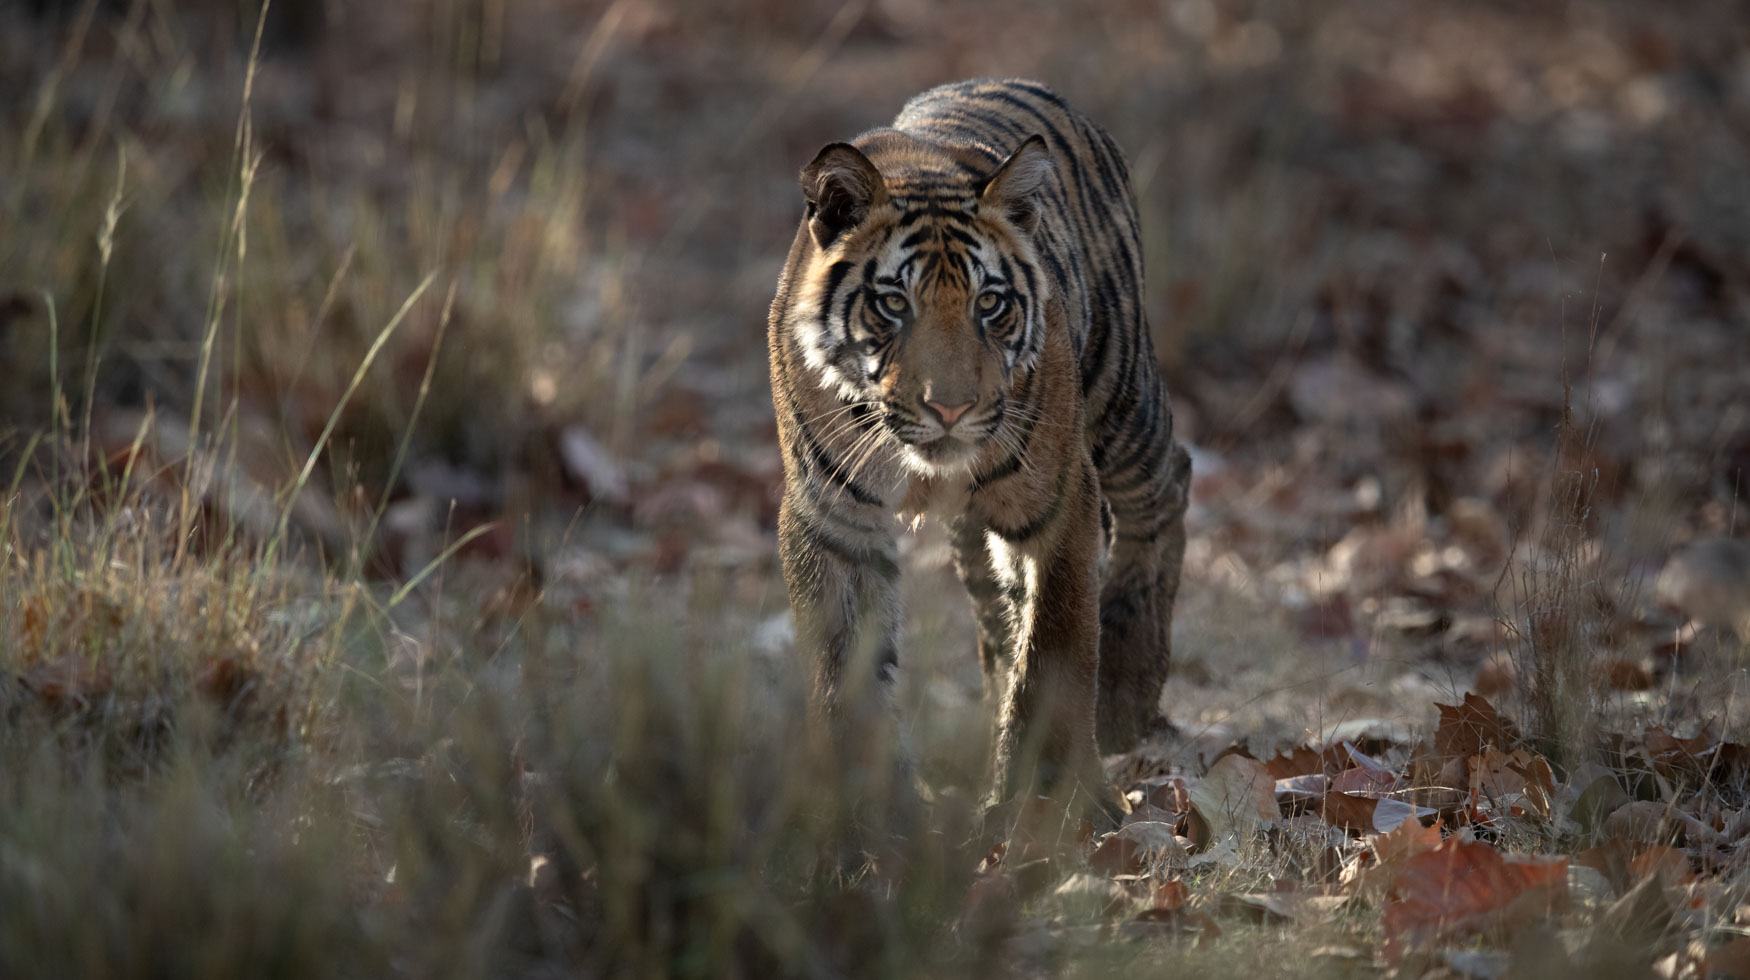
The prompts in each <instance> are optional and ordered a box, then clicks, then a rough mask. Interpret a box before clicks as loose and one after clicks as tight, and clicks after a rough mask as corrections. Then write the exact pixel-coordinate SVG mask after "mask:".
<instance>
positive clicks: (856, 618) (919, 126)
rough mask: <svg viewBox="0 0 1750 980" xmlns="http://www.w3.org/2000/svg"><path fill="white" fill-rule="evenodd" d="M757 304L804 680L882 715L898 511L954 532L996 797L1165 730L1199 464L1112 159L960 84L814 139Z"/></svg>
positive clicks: (845, 719)
mask: <svg viewBox="0 0 1750 980" xmlns="http://www.w3.org/2000/svg"><path fill="white" fill-rule="evenodd" d="M802 186H803V194H804V198H805V201H806V203H807V213H806V216H805V218H804V220H803V222H802V226H801V227H800V228H799V229H798V231H797V234H796V240H795V243H794V244H793V246H792V247H791V250H790V257H789V260H788V262H787V263H786V265H785V268H784V272H783V275H782V276H781V277H780V279H779V281H778V291H777V296H776V298H775V299H774V300H773V302H772V310H771V318H770V329H769V332H768V343H769V346H770V355H771V372H772V396H773V397H772V400H773V404H774V406H775V408H776V412H777V419H778V430H779V436H780V441H781V444H782V447H783V454H784V465H785V472H786V481H785V493H784V501H783V508H782V513H781V517H780V522H779V538H780V555H781V558H782V560H783V565H784V572H785V578H786V581H787V583H788V586H789V590H790V601H791V605H792V608H793V610H794V612H795V615H796V622H797V636H798V641H799V643H800V644H801V645H802V646H803V647H804V648H805V649H807V650H808V651H810V653H811V655H812V656H813V657H814V658H815V696H816V702H817V705H818V706H819V708H821V709H822V711H823V713H824V714H825V715H826V716H827V717H828V718H830V719H836V720H837V721H838V724H837V726H835V727H836V728H838V729H840V730H842V729H844V727H845V726H846V725H848V724H852V723H853V721H854V719H856V718H863V719H865V720H869V719H873V718H877V717H879V716H881V714H882V712H883V711H884V710H885V709H884V708H882V707H880V705H881V703H882V702H883V700H884V699H883V698H882V697H881V696H880V695H881V693H882V691H883V690H884V689H886V688H889V687H890V686H891V684H892V681H893V675H894V672H895V670H896V669H897V664H898V646H897V637H898V633H899V629H900V608H899V602H898V598H897V580H898V574H899V572H898V562H897V556H896V551H895V537H896V534H897V532H898V530H899V525H898V523H897V522H896V521H895V515H896V514H899V515H915V516H922V515H925V514H929V515H933V516H936V517H939V518H941V519H943V520H945V521H947V522H948V524H949V526H950V527H951V529H952V532H953V537H954V542H955V551H956V558H957V566H958V568H959V571H960V575H961V579H962V581H963V582H964V583H965V584H966V587H967V590H968V592H969V593H970V595H971V597H972V600H973V605H974V609H975V612H976V615H977V620H978V624H979V649H980V656H981V661H982V663H983V666H984V670H985V679H986V689H987V691H989V692H990V693H991V694H992V695H993V696H995V697H998V698H1000V699H1001V706H1000V709H999V711H1000V713H999V721H998V732H997V746H996V765H995V768H994V785H993V790H992V796H993V799H994V800H1000V799H1003V798H1006V797H1007V796H1008V795H1010V794H1011V793H1014V792H1019V791H1023V790H1027V791H1030V792H1038V793H1047V794H1052V795H1058V796H1060V797H1063V796H1065V795H1067V794H1069V793H1073V792H1075V791H1076V787H1077V786H1078V785H1081V786H1083V787H1084V788H1085V789H1086V790H1088V791H1094V792H1095V794H1096V796H1098V795H1099V792H1098V791H1097V790H1095V787H1098V786H1100V785H1101V782H1100V777H1099V763H1098V755H1097V749H1096V740H1097V743H1098V745H1099V746H1100V747H1103V748H1105V749H1106V750H1108V751H1112V750H1120V749H1123V748H1126V747H1128V746H1129V745H1130V744H1132V743H1134V742H1135V741H1136V739H1137V738H1139V737H1140V736H1141V735H1142V734H1143V733H1144V732H1145V731H1146V730H1147V729H1148V728H1149V727H1150V726H1151V725H1153V724H1156V723H1157V722H1158V717H1157V709H1156V703H1157V701H1158V699H1159V696H1160V690H1161V685H1162V683H1163V682H1164V681H1165V679H1166V674H1167V666H1168V659H1169V652H1168V639H1169V631H1170V626H1171V620H1172V607H1173V600H1174V597H1175V594H1176V593H1177V591H1178V582H1179V567H1180V564H1181V562H1182V558H1183V552H1184V526H1183V522H1182V518H1183V514H1184V510H1185V500H1186V486H1187V483H1188V479H1189V472H1190V463H1189V459H1188V457H1187V456H1186V454H1185V451H1184V449H1183V448H1181V447H1180V446H1179V445H1178V444H1177V443H1175V442H1174V441H1173V438H1172V413H1171V411H1170V409H1169V407H1168V404H1167V397H1166V391H1165V389H1164V388H1163V386H1162V384H1161V380H1160V377H1159V375H1158V373H1157V369H1156V364H1155V358H1154V351H1153V347H1152V345H1151V343H1150V340H1149V332H1148V327H1147V324H1146V322H1145V320H1144V316H1143V310H1142V296H1141V290H1142V245H1141V241H1140V237H1139V231H1138V225H1137V213H1136V206H1135V202H1134V199H1133V195H1132V192H1131V190H1130V181H1129V173H1128V170H1127V168H1126V166H1125V163H1124V159H1123V156H1122V155H1121V154H1120V152H1119V150H1118V148H1117V146H1116V145H1115V144H1114V143H1113V142H1112V139H1111V138H1110V137H1109V136H1107V135H1106V133H1105V132H1104V131H1103V130H1101V129H1100V128H1099V127H1098V126H1096V125H1095V124H1094V123H1093V122H1091V121H1090V120H1089V119H1088V118H1087V117H1085V116H1083V115H1081V114H1080V113H1078V112H1076V111H1075V110H1074V109H1072V108H1070V107H1069V106H1067V105H1066V104H1065V103H1064V102H1063V100H1062V99H1060V98H1059V97H1058V96H1057V95H1055V94H1053V93H1052V92H1051V91H1050V90H1048V89H1046V88H1045V87H1043V86H1041V85H1039V84H1037V83H1034V82H1028V81H972V82H963V83H960V84H956V85H948V86H943V87H941V88H937V89H933V90H931V91H929V92H925V93H924V94H922V95H920V96H918V97H916V98H914V99H913V100H912V101H911V102H910V103H908V104H907V105H906V106H905V108H904V110H903V111H902V112H901V113H900V115H899V118H898V119H897V120H895V122H894V124H893V126H892V127H891V128H886V129H878V130H874V131H871V132H868V133H865V134H863V135H862V136H860V137H858V138H857V139H856V140H855V141H854V142H853V143H849V144H846V143H835V144H832V145H829V146H828V147H826V148H825V149H823V150H822V151H821V153H820V155H819V156H817V157H816V158H815V160H814V161H813V162H812V163H810V164H809V165H808V167H807V168H805V169H804V170H803V172H802Z"/></svg>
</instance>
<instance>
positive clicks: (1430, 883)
mask: <svg viewBox="0 0 1750 980" xmlns="http://www.w3.org/2000/svg"><path fill="white" fill-rule="evenodd" d="M1567 875H1568V862H1567V859H1566V858H1530V857H1524V856H1512V857H1509V856H1507V855H1503V854H1502V853H1501V852H1500V851H1498V850H1496V849H1495V848H1494V847H1493V846H1491V845H1489V844H1484V843H1481V842H1477V841H1470V842H1466V841H1462V840H1460V839H1458V838H1456V837H1454V838H1451V839H1449V840H1447V841H1445V842H1443V843H1442V844H1440V845H1439V846H1438V847H1435V848H1433V849H1432V850H1428V851H1424V852H1422V853H1420V854H1418V855H1416V856H1415V857H1412V858H1410V859H1409V860H1408V861H1407V862H1406V863H1405V865H1404V867H1403V868H1402V869H1400V870H1399V871H1398V873H1397V875H1396V876H1395V877H1394V879H1393V881H1392V885H1391V889H1390V891H1389V893H1388V895H1387V898H1388V900H1389V902H1388V904H1387V906H1386V910H1385V919H1384V929H1385V936H1386V959H1387V961H1388V962H1390V963H1394V964H1395V963H1396V962H1397V961H1398V959H1399V958H1401V957H1402V955H1403V953H1404V950H1405V949H1406V948H1407V947H1409V946H1419V945H1425V944H1428V943H1430V942H1434V941H1437V940H1444V939H1450V938H1454V937H1457V936H1461V935H1467V934H1470V933H1473V932H1477V931H1481V930H1485V929H1488V928H1493V927H1496V926H1499V925H1502V924H1505V923H1506V922H1507V921H1508V920H1523V919H1524V918H1526V917H1528V916H1535V917H1542V916H1544V915H1547V914H1548V913H1549V912H1550V911H1552V910H1553V909H1554V908H1556V907H1558V906H1559V905H1560V903H1561V902H1562V901H1564V900H1565V899H1566V896H1567V885H1568V877H1567Z"/></svg>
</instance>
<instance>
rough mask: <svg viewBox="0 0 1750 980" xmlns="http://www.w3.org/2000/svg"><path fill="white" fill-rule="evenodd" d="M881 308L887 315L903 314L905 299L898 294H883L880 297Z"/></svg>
mask: <svg viewBox="0 0 1750 980" xmlns="http://www.w3.org/2000/svg"><path fill="white" fill-rule="evenodd" d="M881 307H882V309H885V310H886V311H887V312H889V313H904V312H905V309H906V302H905V297H904V296H901V295H899V294H898V293H884V294H882V296H881Z"/></svg>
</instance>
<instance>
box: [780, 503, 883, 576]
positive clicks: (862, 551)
mask: <svg viewBox="0 0 1750 980" xmlns="http://www.w3.org/2000/svg"><path fill="white" fill-rule="evenodd" d="M798 518H799V519H798V520H797V521H796V522H795V527H796V530H797V531H798V532H799V533H800V534H801V535H802V536H803V537H804V538H806V539H808V543H809V544H811V545H813V546H814V547H815V548H816V549H817V550H819V551H824V552H826V553H827V554H830V555H832V556H834V557H835V558H837V559H839V560H840V561H842V562H844V563H845V564H847V565H850V566H851V567H853V568H857V569H860V570H863V571H866V572H869V573H871V574H873V575H874V576H875V577H877V578H879V579H881V580H882V581H884V582H889V583H891V582H897V581H899V564H898V563H897V562H895V561H894V560H893V559H892V558H890V557H888V556H887V555H885V554H882V553H881V552H879V551H876V550H875V549H873V548H859V547H857V546H856V545H852V544H846V543H845V542H843V541H839V540H836V539H834V538H833V537H832V536H831V535H829V534H827V533H826V530H825V529H824V528H822V527H819V526H818V525H816V524H815V523H813V522H812V521H810V520H808V519H806V518H802V517H801V516H800V515H798Z"/></svg>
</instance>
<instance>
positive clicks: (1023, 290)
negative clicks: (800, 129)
mask: <svg viewBox="0 0 1750 980" xmlns="http://www.w3.org/2000/svg"><path fill="white" fill-rule="evenodd" d="M931 162H934V161H931ZM1050 167H1051V158H1050V155H1049V153H1048V152H1047V151H1046V149H1045V146H1044V143H1043V142H1042V141H1040V140H1039V138H1038V137H1032V138H1030V139H1029V140H1027V141H1026V142H1025V143H1023V144H1022V146H1021V148H1020V149H1019V150H1017V151H1015V153H1014V154H1012V155H1011V156H1010V157H1009V159H1008V160H1006V161H1004V162H1003V163H1002V164H1001V165H999V166H998V167H997V168H996V169H995V170H994V171H992V172H991V173H990V174H989V175H988V176H984V177H978V176H976V175H970V174H968V173H966V172H965V171H964V169H963V168H958V167H943V166H941V165H940V164H937V165H936V166H934V167H910V168H906V169H905V171H904V172H903V173H896V174H894V175H893V176H891V177H886V176H883V175H882V174H881V172H880V171H879V170H878V169H877V168H876V167H875V165H874V164H872V163H871V162H870V161H869V159H868V157H866V156H864V155H863V153H862V152H861V151H859V150H857V149H856V148H854V147H851V146H849V145H848V144H843V143H838V144H833V145H832V146H829V147H827V148H826V149H825V150H823V151H822V152H821V154H820V156H819V157H817V158H816V159H815V161H814V163H812V164H810V165H809V167H808V168H807V169H805V170H804V171H803V188H804V194H805V196H806V197H807V200H808V205H809V231H810V235H811V237H812V238H813V239H814V245H815V248H816V252H817V254H816V256H815V261H814V262H813V263H812V265H811V272H810V274H809V276H808V280H807V285H806V289H805V291H804V293H803V296H804V299H805V302H807V308H808V309H809V310H810V311H811V313H810V314H809V315H807V316H804V317H802V318H799V319H798V320H797V321H796V330H797V332H798V333H797V338H798V342H799V343H800V345H801V348H802V352H803V355H804V357H805V359H806V361H807V362H808V364H809V365H810V366H811V367H813V368H815V369H816V370H818V371H819V372H820V374H821V377H822V378H823V380H824V383H825V384H826V385H827V386H828V387H830V388H833V389H835V390H836V393H837V394H838V396H839V398H840V399H841V400H843V401H845V402H847V403H852V404H859V405H862V406H864V407H865V408H866V409H871V410H874V411H876V412H877V413H878V415H879V422H880V425H882V426H883V427H884V428H885V430H886V431H887V433H889V434H890V435H891V436H892V438H893V439H894V440H896V441H897V442H898V443H899V445H900V447H901V448H900V456H901V458H902V459H903V460H904V461H905V462H906V464H907V465H908V466H909V467H910V468H911V469H912V470H913V471H914V472H917V473H919V474H922V475H926V476H937V475H943V474H946V473H953V472H960V471H964V470H965V469H966V467H968V466H969V465H970V464H971V462H972V460H973V459H974V458H975V457H976V456H977V455H978V453H979V451H980V450H981V449H982V447H983V446H984V445H985V444H986V443H987V442H988V441H989V440H991V439H993V438H999V439H1000V432H1001V429H1002V425H1003V422H1004V421H1005V419H1006V418H1007V417H1008V415H1009V413H1010V412H1012V411H1013V409H1012V408H1011V404H1010V403H1011V400H1010V398H1009V397H1008V395H1009V392H1010V391H1011V389H1012V387H1013V386H1014V384H1015V383H1016V380H1017V378H1018V377H1021V376H1024V375H1025V374H1026V373H1027V372H1029V371H1031V370H1032V368H1033V365H1034V362H1035V361H1036V359H1037V357H1038V353H1039V349H1040V344H1041V343H1042V340H1043V337H1044V331H1045V316H1044V300H1045V295H1044V289H1045V283H1046V278H1045V276H1044V274H1043V272H1042V270H1041V269H1040V268H1039V259H1038V255H1037V252H1036V251H1035V249H1034V247H1033V241H1032V236H1033V233H1034V231H1035V229H1036V226H1037V219H1036V215H1037V209H1036V208H1035V206H1034V199H1035V197H1036V195H1037V194H1038V193H1039V191H1040V188H1041V186H1042V185H1043V182H1044V178H1045V175H1046V174H1048V173H1049V172H1050ZM809 297H812V301H811V302H808V299H809Z"/></svg>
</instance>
